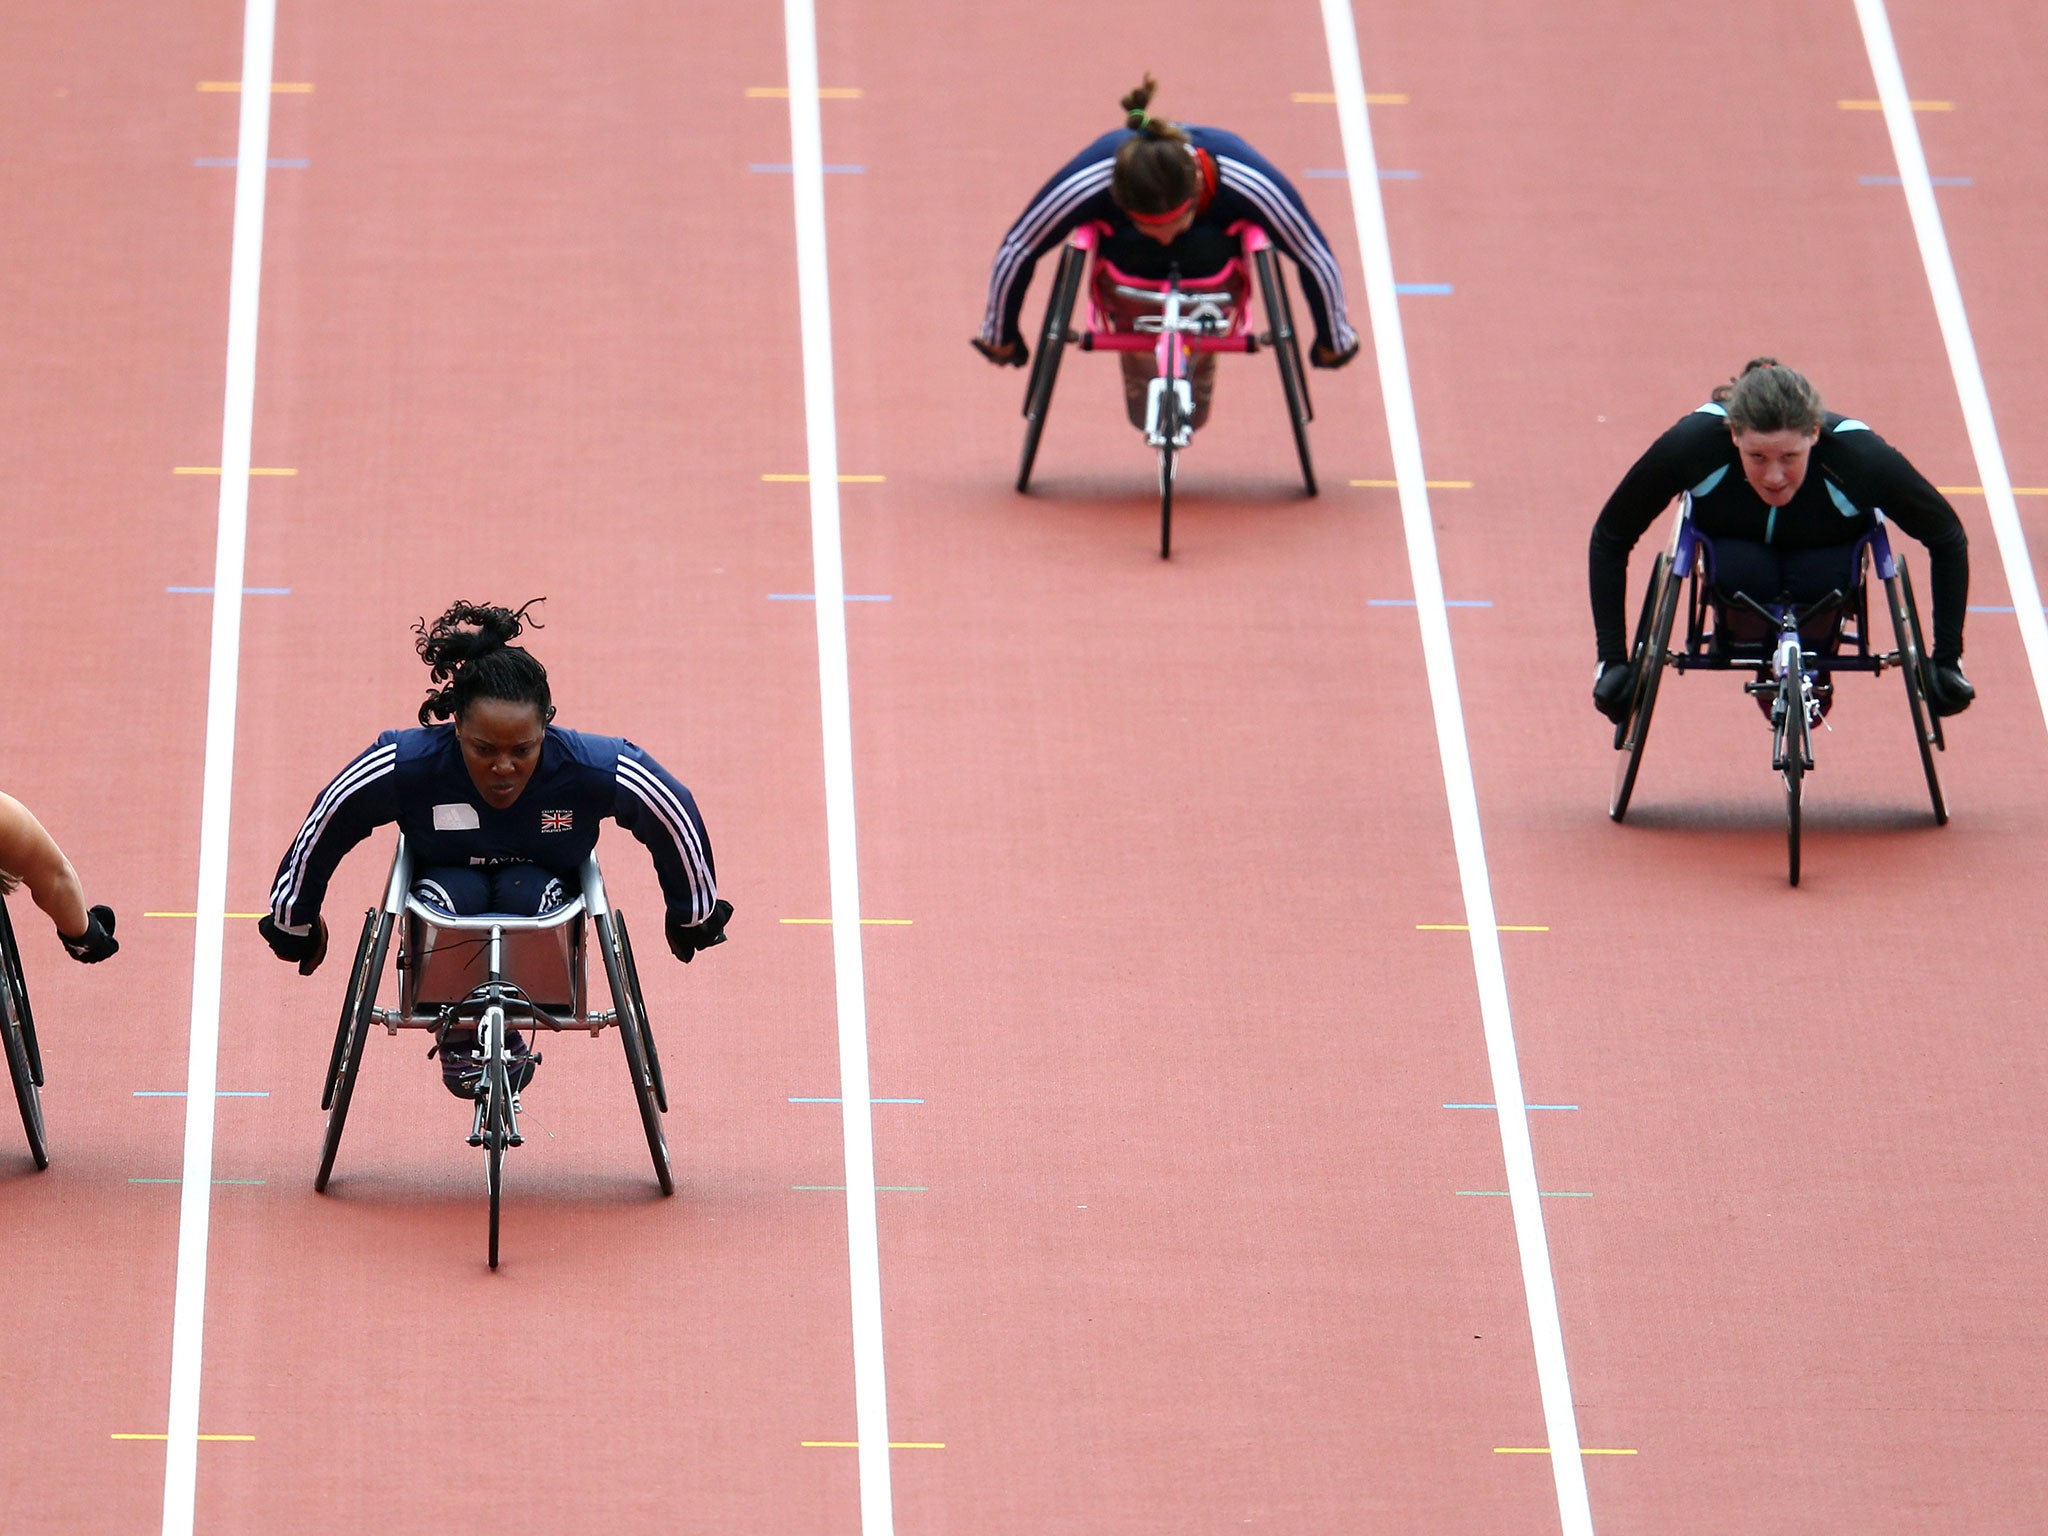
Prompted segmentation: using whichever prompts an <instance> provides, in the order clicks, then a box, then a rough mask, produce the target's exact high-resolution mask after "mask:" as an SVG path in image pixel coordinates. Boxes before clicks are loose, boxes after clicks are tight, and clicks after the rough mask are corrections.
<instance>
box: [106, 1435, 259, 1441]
mask: <svg viewBox="0 0 2048 1536" xmlns="http://www.w3.org/2000/svg"><path fill="white" fill-rule="evenodd" d="M107 1438H108V1439H109V1440H168V1439H170V1438H171V1437H170V1436H169V1435H109V1436H107ZM198 1438H199V1439H201V1440H254V1439H255V1438H256V1437H255V1436H254V1435H200V1436H199V1437H198Z"/></svg>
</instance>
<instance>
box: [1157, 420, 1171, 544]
mask: <svg viewBox="0 0 2048 1536" xmlns="http://www.w3.org/2000/svg"><path fill="white" fill-rule="evenodd" d="M1174 470H1175V465H1174V449H1173V445H1172V444H1171V443H1170V442H1169V443H1168V444H1167V446H1166V447H1164V448H1161V449H1160V450H1159V558H1160V559H1162V560H1166V559H1170V558H1172V555H1173V480H1174Z"/></svg>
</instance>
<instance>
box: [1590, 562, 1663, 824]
mask: <svg viewBox="0 0 2048 1536" xmlns="http://www.w3.org/2000/svg"><path fill="white" fill-rule="evenodd" d="M1679 586H1680V580H1679V578H1678V577H1677V576H1675V575H1674V574H1673V573H1672V570H1671V555H1670V552H1669V551H1666V552H1665V553H1664V554H1661V555H1659V556H1658V557H1657V563H1656V565H1654V566H1653V567H1651V569H1650V584H1649V587H1648V589H1647V590H1646V591H1645V592H1644V593H1643V611H1642V616H1641V617H1640V618H1639V619H1637V621H1636V635H1635V644H1634V648H1633V649H1632V650H1631V651H1630V652H1629V666H1630V667H1631V668H1633V669H1634V672H1635V693H1634V695H1633V696H1632V697H1631V699H1630V701H1629V711H1628V718H1627V719H1625V720H1624V721H1622V723H1621V724H1620V725H1618V726H1617V727H1615V731H1614V746H1615V750H1617V751H1618V752H1620V753H1621V754H1622V759H1621V761H1620V762H1618V763H1616V764H1615V766H1614V795H1613V798H1612V799H1611V800H1609V801H1608V804H1607V814H1608V815H1609V816H1611V817H1613V818H1614V819H1615V820H1616V821H1620V820H1621V819H1622V817H1624V816H1626V815H1627V814H1628V802H1629V797H1630V796H1631V795H1633V794H1634V793H1635V788H1636V773H1637V772H1638V770H1640V769H1641V767H1642V763H1643V745H1644V743H1645V742H1647V741H1648V740H1649V736H1650V717H1651V715H1652V713H1653V712H1654V711H1655V710H1656V708H1657V684H1658V682H1659V681H1660V680H1661V679H1662V677H1663V674H1664V661H1665V657H1666V655H1667V653H1668V651H1669V648H1670V645H1671V625H1672V622H1673V621H1674V620H1675V619H1676V617H1677V614H1678V590H1679Z"/></svg>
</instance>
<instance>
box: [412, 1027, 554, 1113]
mask: <svg viewBox="0 0 2048 1536" xmlns="http://www.w3.org/2000/svg"><path fill="white" fill-rule="evenodd" d="M435 1049H436V1050H438V1051H439V1052H440V1053H441V1085H442V1086H443V1087H444V1088H446V1089H447V1090H448V1091H449V1092H450V1093H452V1094H454V1095H455V1097H457V1098H458V1099H473V1098H475V1097H477V1095H479V1094H480V1093H482V1092H483V1086H484V1062H483V1057H482V1056H480V1055H478V1054H477V1048H476V1031H475V1030H474V1029H451V1030H449V1031H448V1032H447V1034H445V1035H444V1036H442V1038H441V1042H440V1044H439V1045H437V1046H436V1047H435ZM505 1055H506V1058H507V1063H508V1065H509V1066H510V1068H511V1078H512V1091H513V1092H514V1093H517V1092H519V1091H520V1090H521V1089H522V1088H524V1087H525V1086H526V1085H527V1084H528V1083H530V1082H532V1081H533V1069H534V1068H535V1067H537V1066H539V1065H540V1055H539V1053H538V1052H534V1051H529V1050H528V1049H527V1048H526V1037H525V1036H524V1035H522V1034H520V1033H519V1031H518V1030H516V1029H508V1030H507V1031H505Z"/></svg>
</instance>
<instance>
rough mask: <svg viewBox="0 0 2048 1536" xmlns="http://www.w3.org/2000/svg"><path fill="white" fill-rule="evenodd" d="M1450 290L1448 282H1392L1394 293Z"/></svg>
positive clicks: (1443, 291)
mask: <svg viewBox="0 0 2048 1536" xmlns="http://www.w3.org/2000/svg"><path fill="white" fill-rule="evenodd" d="M1450 291H1451V285H1450V284H1449V283H1396V284H1394V292H1396V293H1449V292H1450Z"/></svg>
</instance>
